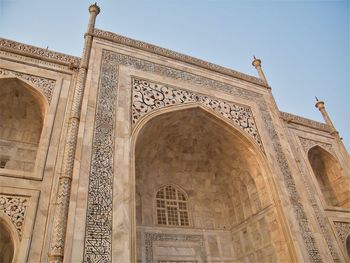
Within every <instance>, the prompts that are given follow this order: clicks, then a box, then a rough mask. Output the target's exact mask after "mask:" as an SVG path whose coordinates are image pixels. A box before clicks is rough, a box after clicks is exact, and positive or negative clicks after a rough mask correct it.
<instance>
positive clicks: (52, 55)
mask: <svg viewBox="0 0 350 263" xmlns="http://www.w3.org/2000/svg"><path fill="white" fill-rule="evenodd" d="M0 50H2V51H6V52H11V53H16V54H19V55H24V56H28V57H32V58H37V59H40V60H44V61H49V62H54V63H57V64H61V65H66V66H69V67H78V65H79V62H80V58H78V57H74V56H70V55H66V54H63V53H59V52H55V51H51V50H47V49H44V48H39V47H34V46H31V45H27V44H23V43H19V42H16V41H13V40H9V39H5V38H0Z"/></svg>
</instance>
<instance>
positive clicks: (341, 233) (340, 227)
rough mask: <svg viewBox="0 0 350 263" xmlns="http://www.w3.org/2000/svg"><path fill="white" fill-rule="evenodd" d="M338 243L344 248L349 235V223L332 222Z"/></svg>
mask: <svg viewBox="0 0 350 263" xmlns="http://www.w3.org/2000/svg"><path fill="white" fill-rule="evenodd" d="M334 225H335V229H336V230H337V234H338V237H339V239H340V241H341V242H342V243H343V245H344V246H345V242H346V238H347V237H348V236H349V235H350V222H334Z"/></svg>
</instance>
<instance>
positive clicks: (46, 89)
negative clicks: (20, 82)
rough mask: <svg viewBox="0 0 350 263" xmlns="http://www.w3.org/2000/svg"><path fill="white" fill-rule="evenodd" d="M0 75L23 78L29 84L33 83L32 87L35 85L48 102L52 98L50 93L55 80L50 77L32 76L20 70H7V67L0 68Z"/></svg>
mask: <svg viewBox="0 0 350 263" xmlns="http://www.w3.org/2000/svg"><path fill="white" fill-rule="evenodd" d="M0 75H2V76H7V75H8V76H9V77H11V76H13V77H17V78H19V79H24V80H26V81H28V82H30V83H31V84H33V86H34V87H36V88H37V89H38V90H40V91H41V93H42V94H43V95H44V96H45V98H46V99H47V101H48V103H49V104H50V103H51V99H52V93H53V90H54V88H55V83H56V81H55V80H52V79H47V78H42V77H38V76H33V75H29V74H26V73H22V72H17V71H13V70H8V69H2V68H0Z"/></svg>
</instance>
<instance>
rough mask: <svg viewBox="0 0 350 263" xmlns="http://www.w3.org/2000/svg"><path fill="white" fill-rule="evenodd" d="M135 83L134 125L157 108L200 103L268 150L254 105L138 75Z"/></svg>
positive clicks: (133, 99) (133, 97) (133, 92)
mask: <svg viewBox="0 0 350 263" xmlns="http://www.w3.org/2000/svg"><path fill="white" fill-rule="evenodd" d="M132 85H133V89H132V122H133V124H135V123H137V121H138V120H139V119H140V118H141V117H142V116H144V115H145V114H147V113H149V112H151V111H152V110H154V109H160V108H163V107H166V106H171V105H179V104H185V103H190V102H197V103H200V104H202V105H203V106H205V107H207V108H210V109H212V110H214V111H215V112H217V113H218V114H220V115H222V116H223V117H225V118H227V119H228V120H229V121H230V122H231V123H233V124H234V125H235V126H236V127H238V128H239V129H241V130H243V131H244V132H246V133H247V134H248V135H249V136H250V137H251V138H252V139H253V140H254V141H255V142H256V143H257V144H258V146H259V147H260V148H261V150H262V151H264V149H263V145H262V142H261V138H260V135H259V132H258V130H257V127H256V124H255V120H254V117H253V113H252V110H251V109H250V107H248V106H245V105H240V104H234V103H232V102H228V101H224V100H219V99H213V98H210V97H207V96H204V95H201V94H196V93H193V92H190V91H186V90H181V89H178V88H173V87H169V86H165V85H163V84H156V83H151V82H149V81H147V80H141V79H137V78H133V84H132Z"/></svg>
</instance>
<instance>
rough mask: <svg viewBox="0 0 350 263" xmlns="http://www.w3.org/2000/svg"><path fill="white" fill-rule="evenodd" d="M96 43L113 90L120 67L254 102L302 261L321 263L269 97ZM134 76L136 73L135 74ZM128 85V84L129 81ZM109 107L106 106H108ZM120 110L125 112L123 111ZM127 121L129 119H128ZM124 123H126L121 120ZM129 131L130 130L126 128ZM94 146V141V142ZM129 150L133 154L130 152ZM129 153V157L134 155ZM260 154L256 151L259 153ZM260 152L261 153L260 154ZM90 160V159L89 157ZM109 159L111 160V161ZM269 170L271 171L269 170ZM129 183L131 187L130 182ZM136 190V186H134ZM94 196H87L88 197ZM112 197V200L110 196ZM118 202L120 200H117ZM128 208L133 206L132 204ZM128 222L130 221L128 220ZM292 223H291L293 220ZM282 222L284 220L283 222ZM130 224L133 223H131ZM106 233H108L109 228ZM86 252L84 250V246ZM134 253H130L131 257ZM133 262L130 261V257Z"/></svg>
mask: <svg viewBox="0 0 350 263" xmlns="http://www.w3.org/2000/svg"><path fill="white" fill-rule="evenodd" d="M99 41H101V43H102V42H105V43H102V44H100V45H101V46H100V47H99V49H98V52H100V53H99V54H101V55H102V58H101V69H100V78H101V80H103V81H106V82H108V83H109V84H110V85H111V86H113V87H116V89H118V85H119V78H118V76H116V75H118V74H119V71H121V72H122V71H123V70H124V69H123V67H127V68H130V69H131V70H132V71H134V72H145V73H146V74H155V75H157V76H159V77H165V78H168V79H169V80H171V79H172V80H174V81H177V82H181V83H184V84H186V83H188V84H190V85H196V86H197V87H202V88H205V89H208V90H210V91H216V92H220V93H224V94H227V95H229V96H231V97H232V96H234V97H237V98H240V99H243V100H248V101H251V102H252V103H254V105H256V108H257V111H258V112H259V116H260V117H261V119H262V126H263V128H264V131H265V132H264V134H265V135H266V138H267V140H268V141H269V143H270V148H271V150H272V151H273V153H274V154H273V155H274V156H273V157H272V156H271V158H272V159H273V160H274V161H275V162H276V164H277V166H276V172H278V174H280V175H281V176H282V177H281V178H282V179H283V184H284V187H286V189H287V199H288V201H287V202H289V203H290V205H291V209H292V211H293V218H294V219H295V221H296V222H295V223H293V224H292V225H293V226H294V227H295V228H297V229H298V231H300V235H299V237H300V238H301V239H302V240H303V244H304V248H305V249H304V248H303V249H302V251H303V253H302V255H303V256H302V257H303V258H304V255H307V257H308V259H309V261H310V262H320V261H322V256H321V253H320V251H319V248H318V245H317V243H316V239H315V237H314V233H313V232H312V231H311V227H310V222H309V221H310V220H309V218H308V216H307V214H306V211H305V208H304V205H303V204H302V203H301V202H300V193H299V191H298V189H297V185H296V182H295V178H294V175H293V174H292V169H291V164H289V161H288V159H287V155H286V153H285V151H286V150H285V149H284V147H283V144H285V143H287V142H286V140H285V139H282V137H281V135H280V134H279V132H278V129H277V124H276V123H275V121H274V120H273V116H272V115H273V111H274V110H273V109H271V106H269V102H268V99H267V98H266V96H270V95H268V94H266V96H265V94H263V93H262V92H257V91H253V90H250V89H245V88H242V87H239V86H237V85H235V84H233V83H231V82H228V81H224V80H217V79H215V78H213V77H210V76H205V75H204V73H198V71H197V73H194V72H193V71H189V70H186V69H184V68H180V67H177V66H169V65H165V63H162V62H161V61H160V60H157V61H158V62H155V61H154V60H152V61H151V60H147V59H145V58H140V57H138V56H135V55H133V53H132V52H130V53H124V52H119V51H118V48H114V50H112V49H111V46H110V45H109V46H108V47H107V45H106V43H110V42H109V41H105V40H102V39H99ZM135 74H137V73H135ZM128 83H129V82H128ZM108 106H109V105H108ZM123 110H127V109H126V108H125V109H123ZM129 120H130V119H129ZM124 121H125V122H127V121H128V120H126V119H125V118H124ZM128 129H129V128H128ZM134 131H135V130H132V131H130V132H131V133H134ZM110 133H114V130H112V131H111V132H110ZM130 137H131V138H130V139H128V142H127V144H128V146H127V147H128V149H129V147H134V144H133V142H132V140H134V139H135V138H133V135H131V136H130ZM93 143H94V141H93ZM131 151H133V150H132V149H131ZM131 151H130V154H131V155H132V154H133V153H132V152H131ZM108 152H109V153H111V156H112V155H113V152H112V151H108ZM258 152H259V151H258ZM259 153H260V152H259ZM92 158H93V157H92ZM110 159H111V160H112V157H111V158H110ZM132 162H134V159H133V157H130V160H129V163H131V165H130V172H131V171H132V170H133V165H134V163H132ZM269 169H272V168H269ZM130 184H132V181H130ZM133 187H135V186H133ZM90 194H92V195H93V193H90V192H89V193H88V195H90ZM111 198H112V197H111ZM118 199H119V198H118ZM130 205H132V206H134V204H131V203H130ZM108 209H109V210H112V205H110V206H109V207H108ZM130 220H131V221H132V220H133V218H131V219H130ZM284 220H287V218H285V217H284ZM293 221H294V220H293ZM283 222H285V221H283ZM88 223H89V222H87V223H86V226H88ZM131 223H132V224H133V223H134V222H131ZM283 226H284V228H285V231H286V232H287V233H288V234H289V235H291V232H290V231H291V229H290V226H289V225H288V224H287V223H284V224H283ZM107 231H110V229H108V230H107ZM106 234H107V235H108V238H111V235H112V234H111V232H108V233H107V232H106ZM95 241H96V247H98V248H101V249H106V252H105V253H104V254H103V255H107V254H112V251H111V248H110V247H106V246H105V245H104V240H95ZM123 242H124V243H125V244H126V243H130V239H129V238H128V239H127V240H124V241H123ZM327 244H328V245H329V248H330V247H332V244H331V243H329V242H328V240H327ZM85 249H86V247H85ZM134 249H135V247H132V250H134ZM334 249H335V251H334V253H333V252H332V250H331V249H330V253H331V254H332V257H333V258H334V259H337V251H336V250H337V249H336V248H334ZM288 251H289V252H290V255H291V257H292V258H293V259H296V258H298V256H297V255H298V254H299V255H300V253H297V251H296V248H295V246H294V245H289V246H288ZM128 253H129V252H126V253H123V254H124V255H125V256H127V255H129V254H128ZM304 253H305V254H304ZM133 254H134V253H132V255H133ZM132 259H133V258H132Z"/></svg>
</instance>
